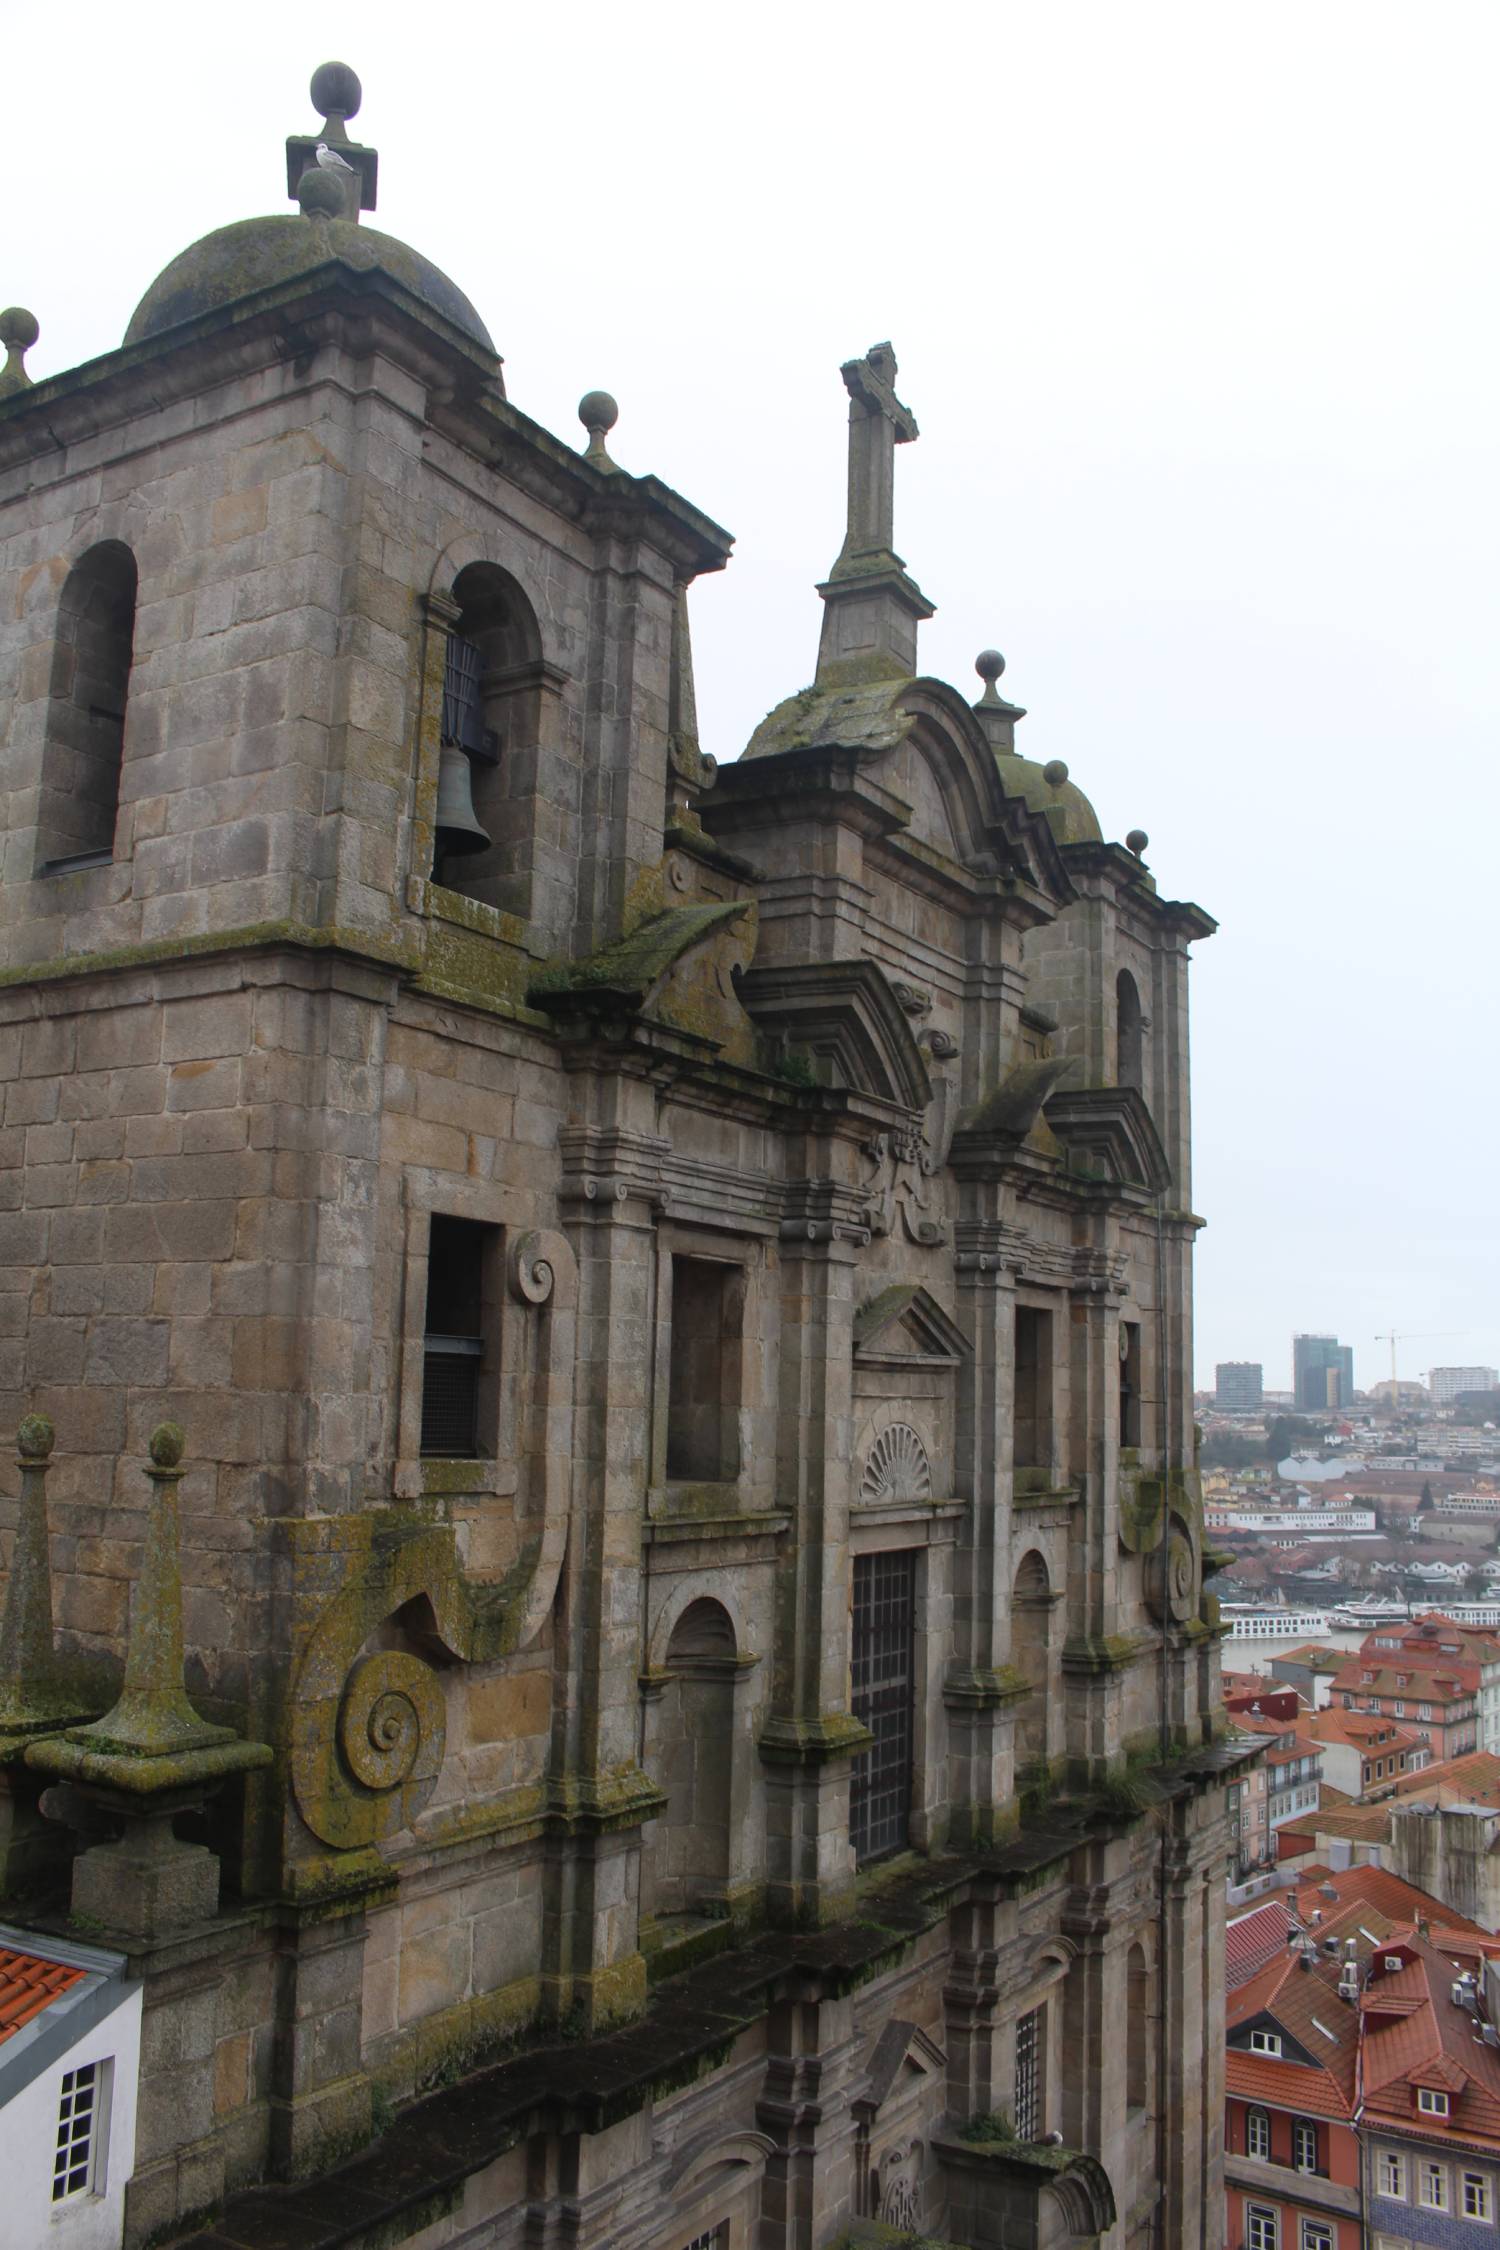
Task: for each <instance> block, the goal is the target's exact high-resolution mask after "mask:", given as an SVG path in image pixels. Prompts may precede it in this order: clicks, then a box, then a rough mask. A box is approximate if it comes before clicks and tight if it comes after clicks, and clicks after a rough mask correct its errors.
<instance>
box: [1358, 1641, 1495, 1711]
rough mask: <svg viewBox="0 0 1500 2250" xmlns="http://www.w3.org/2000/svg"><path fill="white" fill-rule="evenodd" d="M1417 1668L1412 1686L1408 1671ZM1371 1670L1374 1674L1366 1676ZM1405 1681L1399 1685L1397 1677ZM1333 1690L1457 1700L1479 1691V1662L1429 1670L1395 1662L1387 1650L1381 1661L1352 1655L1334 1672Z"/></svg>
mask: <svg viewBox="0 0 1500 2250" xmlns="http://www.w3.org/2000/svg"><path fill="white" fill-rule="evenodd" d="M1414 1671H1420V1672H1421V1675H1422V1678H1421V1685H1420V1686H1419V1687H1413V1686H1412V1684H1411V1675H1412V1673H1413V1672H1414ZM1367 1672H1373V1673H1374V1675H1375V1677H1374V1678H1373V1679H1372V1680H1370V1679H1366V1677H1365V1674H1366V1673H1367ZM1398 1679H1400V1680H1402V1681H1404V1682H1405V1685H1404V1686H1402V1687H1398V1686H1397V1685H1396V1682H1397V1680H1398ZM1333 1686H1334V1692H1335V1693H1336V1694H1338V1695H1405V1696H1415V1697H1416V1698H1417V1699H1418V1700H1419V1701H1421V1702H1423V1703H1456V1702H1458V1701H1459V1700H1460V1699H1461V1698H1463V1697H1466V1696H1472V1695H1477V1694H1478V1693H1479V1666H1478V1665H1477V1664H1458V1663H1448V1664H1444V1665H1443V1666H1442V1667H1441V1668H1440V1669H1437V1670H1431V1671H1430V1670H1428V1669H1427V1667H1426V1666H1425V1665H1424V1666H1418V1665H1416V1664H1396V1663H1393V1662H1392V1661H1391V1654H1390V1651H1389V1650H1387V1651H1386V1652H1385V1655H1384V1660H1383V1662H1381V1663H1380V1664H1371V1663H1370V1662H1369V1661H1368V1659H1362V1658H1360V1657H1358V1656H1355V1657H1351V1658H1350V1660H1349V1662H1348V1663H1347V1664H1346V1665H1345V1666H1344V1668H1343V1670H1342V1671H1341V1672H1336V1673H1335V1674H1334V1676H1333Z"/></svg>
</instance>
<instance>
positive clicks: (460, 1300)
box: [422, 1214, 498, 1460]
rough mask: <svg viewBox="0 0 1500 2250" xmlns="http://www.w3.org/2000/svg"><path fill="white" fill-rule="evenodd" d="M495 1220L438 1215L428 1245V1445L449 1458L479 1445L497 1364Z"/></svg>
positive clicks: (470, 1452) (466, 1455)
mask: <svg viewBox="0 0 1500 2250" xmlns="http://www.w3.org/2000/svg"><path fill="white" fill-rule="evenodd" d="M497 1231H498V1230H497V1229H496V1228H494V1227H487V1226H479V1225H476V1224H475V1223H474V1222H473V1221H472V1220H468V1219H451V1218H447V1217H444V1216H442V1215H441V1214H439V1215H435V1216H434V1218H433V1221H432V1230H431V1233H430V1235H429V1238H428V1246H427V1325H426V1335H425V1338H424V1345H423V1360H422V1451H423V1452H424V1453H425V1454H431V1455H435V1456H437V1457H438V1458H440V1459H444V1460H464V1459H472V1458H473V1457H474V1456H475V1455H476V1454H477V1453H478V1451H479V1406H480V1395H481V1390H482V1386H483V1383H484V1379H485V1376H486V1374H487V1372H493V1369H492V1364H489V1363H492V1362H493V1360H494V1356H495V1353H494V1339H493V1337H492V1336H491V1337H487V1336H486V1333H485V1331H486V1327H487V1326H489V1327H493V1318H490V1319H488V1320H487V1318H486V1308H485V1296H486V1288H485V1281H486V1266H487V1264H488V1261H489V1258H490V1256H491V1255H492V1246H493V1243H494V1240H495V1238H496V1235H497Z"/></svg>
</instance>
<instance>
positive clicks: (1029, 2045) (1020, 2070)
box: [1016, 2008, 1043, 2141]
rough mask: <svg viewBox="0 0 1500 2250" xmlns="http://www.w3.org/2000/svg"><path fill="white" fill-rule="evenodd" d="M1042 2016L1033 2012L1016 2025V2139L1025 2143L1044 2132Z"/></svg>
mask: <svg viewBox="0 0 1500 2250" xmlns="http://www.w3.org/2000/svg"><path fill="white" fill-rule="evenodd" d="M1042 2014H1043V2011H1042V2009H1040V2008H1033V2009H1032V2010H1031V2013H1030V2014H1029V2015H1025V2016H1021V2017H1019V2018H1018V2019H1017V2023H1016V2137H1017V2139H1018V2140H1023V2141H1034V2140H1035V2139H1036V2138H1037V2136H1038V2135H1039V2134H1040V2132H1041V2130H1042Z"/></svg>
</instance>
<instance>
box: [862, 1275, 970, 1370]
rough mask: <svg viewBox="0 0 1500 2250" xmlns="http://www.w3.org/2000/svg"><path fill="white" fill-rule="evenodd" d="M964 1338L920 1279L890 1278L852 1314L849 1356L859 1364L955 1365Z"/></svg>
mask: <svg viewBox="0 0 1500 2250" xmlns="http://www.w3.org/2000/svg"><path fill="white" fill-rule="evenodd" d="M969 1351H970V1345H969V1341H968V1338H967V1337H966V1336H965V1335H964V1332H963V1330H962V1329H961V1328H959V1327H958V1326H957V1324H956V1323H955V1322H954V1321H953V1320H952V1319H951V1318H950V1317H949V1315H948V1314H947V1313H946V1312H944V1310H943V1308H942V1306H941V1305H940V1304H939V1303H938V1301H937V1299H936V1298H935V1297H934V1296H932V1295H931V1294H930V1292H929V1291H928V1290H926V1289H924V1288H923V1287H922V1285H921V1283H920V1282H915V1281H898V1282H893V1283H892V1285H891V1287H890V1288H889V1289H882V1290H881V1292H880V1294H879V1296H878V1297H872V1298H871V1299H870V1300H869V1302H868V1303H867V1304H865V1305H862V1306H861V1307H860V1309H859V1311H858V1312H857V1313H856V1314H855V1316H854V1356H855V1358H856V1360H858V1361H859V1363H860V1364H861V1366H865V1367H912V1366H922V1367H957V1365H958V1363H959V1361H960V1360H961V1359H966V1358H967V1357H968V1355H969Z"/></svg>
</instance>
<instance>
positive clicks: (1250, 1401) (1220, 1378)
mask: <svg viewBox="0 0 1500 2250" xmlns="http://www.w3.org/2000/svg"><path fill="white" fill-rule="evenodd" d="M1264 1396H1265V1390H1264V1370H1263V1368H1262V1366H1261V1363H1260V1361H1259V1360H1258V1359H1221V1360H1220V1361H1219V1364H1218V1366H1217V1367H1216V1368H1215V1369H1214V1404H1215V1406H1216V1407H1217V1408H1218V1410H1219V1412H1220V1413H1221V1414H1258V1413H1259V1412H1260V1409H1261V1404H1262V1401H1263V1398H1264Z"/></svg>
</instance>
